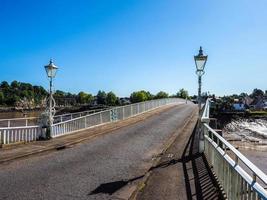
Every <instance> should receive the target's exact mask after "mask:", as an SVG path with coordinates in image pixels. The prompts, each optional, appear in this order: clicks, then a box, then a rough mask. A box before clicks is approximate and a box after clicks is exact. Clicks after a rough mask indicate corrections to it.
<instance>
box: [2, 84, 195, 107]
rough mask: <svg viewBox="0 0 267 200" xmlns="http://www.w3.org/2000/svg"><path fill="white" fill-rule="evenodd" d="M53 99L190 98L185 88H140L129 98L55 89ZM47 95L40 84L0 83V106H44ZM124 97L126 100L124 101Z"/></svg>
mask: <svg viewBox="0 0 267 200" xmlns="http://www.w3.org/2000/svg"><path fill="white" fill-rule="evenodd" d="M53 96H54V98H55V99H74V100H75V104H92V103H93V102H95V103H97V104H100V105H108V106H117V105H122V104H127V103H137V102H142V101H148V100H153V99H161V98H168V97H180V98H184V99H185V98H188V99H189V98H190V97H189V95H188V92H187V91H186V90H185V89H180V90H179V92H177V93H176V94H175V95H169V94H168V93H166V92H164V91H160V92H158V93H157V94H151V93H150V92H149V91H145V90H140V91H135V92H133V93H132V94H131V95H130V97H129V98H124V101H122V100H123V99H122V98H119V97H118V96H117V95H116V94H115V93H114V92H112V91H110V92H107V93H106V92H105V91H102V90H99V91H98V93H97V95H96V96H94V95H92V94H90V93H86V92H83V91H81V92H79V93H78V94H72V93H69V92H64V91H61V90H56V91H55V92H54V94H53ZM47 97H48V92H47V91H46V90H45V89H44V88H43V87H42V86H36V85H31V84H30V83H23V82H18V81H13V82H11V83H10V84H9V83H8V82H7V81H3V82H1V84H0V105H1V106H16V105H17V104H18V103H19V102H23V101H24V102H31V104H32V105H35V106H45V105H44V104H45V99H46V98H47ZM125 99H126V100H127V99H128V101H125Z"/></svg>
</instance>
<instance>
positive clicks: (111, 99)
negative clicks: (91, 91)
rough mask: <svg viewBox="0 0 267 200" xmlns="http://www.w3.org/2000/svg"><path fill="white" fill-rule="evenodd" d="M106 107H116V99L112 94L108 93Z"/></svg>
mask: <svg viewBox="0 0 267 200" xmlns="http://www.w3.org/2000/svg"><path fill="white" fill-rule="evenodd" d="M106 102H107V105H109V106H116V105H118V104H119V103H118V97H116V95H115V94H114V93H113V92H109V93H108V94H107V99H106Z"/></svg>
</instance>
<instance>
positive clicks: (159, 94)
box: [154, 91, 169, 99]
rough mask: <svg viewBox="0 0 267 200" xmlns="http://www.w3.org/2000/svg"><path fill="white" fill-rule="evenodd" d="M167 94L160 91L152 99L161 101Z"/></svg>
mask: <svg viewBox="0 0 267 200" xmlns="http://www.w3.org/2000/svg"><path fill="white" fill-rule="evenodd" d="M168 97H169V94H168V93H166V92H163V91H160V92H158V93H157V94H156V96H155V97H154V99H163V98H168Z"/></svg>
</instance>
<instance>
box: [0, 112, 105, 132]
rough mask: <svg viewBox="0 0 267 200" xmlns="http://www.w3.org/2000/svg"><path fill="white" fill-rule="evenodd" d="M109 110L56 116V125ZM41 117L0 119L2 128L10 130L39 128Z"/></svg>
mask: <svg viewBox="0 0 267 200" xmlns="http://www.w3.org/2000/svg"><path fill="white" fill-rule="evenodd" d="M106 109H107V108H101V109H94V110H86V111H82V112H74V113H66V114H62V115H55V116H54V123H59V122H63V121H67V120H70V119H74V118H77V117H81V116H85V115H89V114H92V113H96V112H100V111H103V110H106ZM39 119H40V118H39V117H21V118H11V119H0V128H6V127H7V128H9V127H24V126H26V127H27V126H37V125H38V121H39Z"/></svg>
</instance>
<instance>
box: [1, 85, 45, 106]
mask: <svg viewBox="0 0 267 200" xmlns="http://www.w3.org/2000/svg"><path fill="white" fill-rule="evenodd" d="M46 96H47V91H46V90H45V89H44V88H43V87H42V86H35V85H34V86H33V85H31V84H29V83H22V82H18V81H13V82H12V83H11V84H10V85H9V84H8V82H6V81H3V82H2V83H1V84H0V104H1V105H4V106H15V105H16V103H18V102H19V101H22V100H24V101H28V102H32V104H33V105H39V104H41V103H42V100H43V99H44V98H45V97H46Z"/></svg>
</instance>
